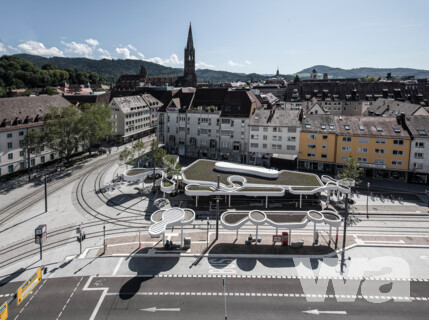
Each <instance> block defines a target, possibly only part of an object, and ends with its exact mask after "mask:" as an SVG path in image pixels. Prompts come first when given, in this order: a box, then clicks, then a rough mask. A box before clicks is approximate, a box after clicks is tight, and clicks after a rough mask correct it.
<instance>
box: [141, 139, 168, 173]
mask: <svg viewBox="0 0 429 320" xmlns="http://www.w3.org/2000/svg"><path fill="white" fill-rule="evenodd" d="M166 154H167V152H166V151H165V150H164V149H163V148H161V147H160V146H159V144H158V140H156V139H154V140H152V142H151V144H150V149H149V152H148V153H147V154H146V158H147V159H151V160H152V162H153V166H154V167H157V168H159V167H161V166H162V165H163V163H164V157H165V155H166Z"/></svg>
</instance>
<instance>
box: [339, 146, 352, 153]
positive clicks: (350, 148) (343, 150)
mask: <svg viewBox="0 0 429 320" xmlns="http://www.w3.org/2000/svg"><path fill="white" fill-rule="evenodd" d="M341 151H342V152H351V151H352V147H341Z"/></svg>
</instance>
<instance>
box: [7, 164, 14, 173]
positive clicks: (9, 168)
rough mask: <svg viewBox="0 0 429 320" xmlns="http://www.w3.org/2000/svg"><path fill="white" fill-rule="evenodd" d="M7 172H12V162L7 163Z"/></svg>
mask: <svg viewBox="0 0 429 320" xmlns="http://www.w3.org/2000/svg"><path fill="white" fill-rule="evenodd" d="M7 172H8V173H12V172H13V164H11V165H9V166H8V167H7Z"/></svg>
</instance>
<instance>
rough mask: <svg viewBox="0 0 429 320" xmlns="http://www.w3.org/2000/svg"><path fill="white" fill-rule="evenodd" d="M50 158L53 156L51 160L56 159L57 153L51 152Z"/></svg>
mask: <svg viewBox="0 0 429 320" xmlns="http://www.w3.org/2000/svg"><path fill="white" fill-rule="evenodd" d="M50 158H51V161H52V160H54V159H55V154H54V153H51V155H50Z"/></svg>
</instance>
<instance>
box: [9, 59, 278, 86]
mask: <svg viewBox="0 0 429 320" xmlns="http://www.w3.org/2000/svg"><path fill="white" fill-rule="evenodd" d="M15 56H18V57H21V58H24V59H26V60H29V61H31V62H33V63H34V64H36V65H37V66H39V67H41V66H43V65H45V64H48V63H49V64H52V65H54V66H58V67H60V68H63V69H66V68H74V69H77V70H78V71H83V72H87V73H90V72H96V73H98V74H99V75H100V77H104V78H106V79H108V80H109V81H110V82H112V83H115V82H116V80H117V79H118V78H119V76H120V75H122V74H137V73H138V72H139V71H140V68H141V67H142V66H144V67H145V68H146V71H147V74H148V75H149V76H164V75H165V76H167V75H169V76H181V75H183V69H181V68H170V67H165V66H162V65H160V64H156V63H152V62H148V61H142V60H121V59H118V60H107V59H102V60H92V59H87V58H62V57H52V58H45V57H40V56H34V55H30V54H16V55H15ZM196 73H197V77H198V82H208V81H211V82H229V81H257V80H264V79H266V78H268V76H264V75H259V74H255V73H252V74H245V73H234V72H227V71H216V70H209V69H198V70H196ZM285 77H286V75H285Z"/></svg>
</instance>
